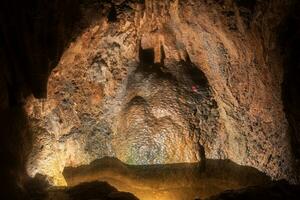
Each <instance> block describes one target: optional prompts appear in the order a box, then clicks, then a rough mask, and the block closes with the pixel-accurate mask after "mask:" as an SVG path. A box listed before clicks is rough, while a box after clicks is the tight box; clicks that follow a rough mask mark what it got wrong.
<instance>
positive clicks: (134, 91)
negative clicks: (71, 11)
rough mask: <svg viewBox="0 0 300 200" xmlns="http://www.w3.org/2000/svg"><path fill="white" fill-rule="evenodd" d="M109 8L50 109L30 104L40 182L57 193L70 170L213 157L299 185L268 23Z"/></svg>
mask: <svg viewBox="0 0 300 200" xmlns="http://www.w3.org/2000/svg"><path fill="white" fill-rule="evenodd" d="M259 5H261V4H259ZM279 5H281V4H278V5H277V4H275V3H274V4H272V6H273V7H272V8H269V9H270V10H267V11H266V12H271V10H272V9H276V8H277V7H276V6H279ZM100 6H102V7H101V8H102V9H101V10H99V12H98V13H97V14H96V16H97V17H94V18H93V20H90V21H91V22H90V25H89V27H88V28H86V29H84V30H82V33H81V34H80V35H79V36H78V37H77V38H76V39H75V41H74V42H72V43H71V44H70V46H69V47H68V49H67V50H66V51H65V52H64V54H63V56H62V58H61V60H60V62H59V65H58V66H57V67H56V68H55V69H54V70H53V71H52V73H51V75H50V78H49V81H48V94H47V99H41V100H38V99H32V98H31V99H29V100H28V101H27V103H26V110H27V113H28V115H29V121H30V123H31V130H32V132H33V137H34V142H33V143H34V146H33V150H32V152H31V155H30V157H29V160H28V165H27V170H28V173H29V174H30V175H31V176H34V175H35V174H36V173H41V174H44V175H47V176H48V177H49V181H50V182H52V183H53V184H55V185H60V184H65V182H64V179H63V177H62V175H61V173H62V170H63V169H64V167H67V166H80V165H83V164H88V163H90V162H92V161H93V160H95V159H99V158H102V157H104V156H112V157H117V158H119V159H120V160H121V161H123V162H125V163H128V164H134V165H139V164H167V163H181V162H198V161H201V159H205V158H204V156H203V155H204V153H201V151H202V150H204V152H205V156H206V158H209V159H230V160H232V161H234V162H236V163H238V164H240V165H247V166H252V167H255V168H257V169H259V170H261V171H263V172H265V173H267V174H268V175H270V176H271V177H273V178H275V179H278V178H286V179H288V180H294V175H295V174H294V172H293V160H292V151H291V146H290V138H289V135H288V123H287V120H286V117H285V114H284V111H283V103H282V100H281V83H282V73H283V72H282V66H281V62H280V60H279V61H277V60H276V59H275V57H276V56H277V55H278V51H276V50H275V49H272V48H275V44H274V42H276V41H275V40H274V39H273V38H272V30H273V29H272V28H276V25H277V24H276V23H274V24H273V25H272V26H271V25H270V24H268V27H266V28H268V30H267V31H265V32H263V33H261V32H260V31H259V30H258V25H257V24H256V23H263V21H260V20H259V17H260V15H262V13H260V12H258V13H252V14H253V15H250V14H249V15H247V12H250V10H249V9H251V8H248V7H245V6H243V5H242V6H240V7H239V5H237V4H236V3H235V2H232V1H220V2H218V3H213V2H212V1H194V0H189V1H184V2H183V1H178V0H175V1H171V0H164V1H155V0H146V1H145V3H140V2H135V1H133V2H132V1H118V2H114V3H111V4H109V3H107V4H106V3H102V4H101V3H100ZM261 6H263V5H261ZM281 6H282V5H281ZM87 10H88V9H87ZM100 11H101V12H100ZM278 12H279V11H278ZM87 13H88V12H87ZM279 15H280V12H279V13H278V14H274V15H272V16H271V17H273V18H274V20H280V19H281V18H280V16H279ZM87 18H88V17H87ZM273 18H271V19H269V20H272V19H273ZM278 23H279V22H278ZM262 27H263V28H264V24H263V25H262ZM260 28H261V27H260ZM266 38H268V40H267V39H266ZM266 48H271V49H270V50H269V49H268V51H267V50H266ZM270 57H271V58H274V59H272V60H271V61H270V60H269V58H270ZM271 65H272V66H271Z"/></svg>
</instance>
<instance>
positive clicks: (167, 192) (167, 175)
mask: <svg viewBox="0 0 300 200" xmlns="http://www.w3.org/2000/svg"><path fill="white" fill-rule="evenodd" d="M64 176H65V179H66V181H67V183H68V186H74V185H77V184H79V183H83V182H91V181H95V180H98V181H106V182H108V183H109V184H111V185H112V186H114V187H116V188H117V189H118V190H120V191H126V192H131V193H133V194H134V195H136V196H137V197H138V198H139V199H141V200H150V199H151V200H156V199H157V200H169V199H172V200H177V199H178V200H185V199H187V200H188V199H189V200H191V199H196V198H201V199H203V198H207V197H209V196H211V195H215V194H218V193H220V192H222V191H224V190H228V189H238V188H243V187H246V186H251V185H258V184H263V183H266V182H268V181H270V178H269V177H267V176H266V175H265V174H263V173H261V172H259V171H258V170H256V169H254V168H252V167H244V166H240V165H237V164H235V163H233V162H231V161H228V160H206V163H205V167H204V165H200V164H199V163H192V164H167V165H145V166H136V165H135V166H134V165H126V164H124V163H122V162H121V161H119V160H118V159H116V158H108V157H107V158H103V159H100V160H97V161H94V162H92V163H91V164H90V165H86V166H81V167H78V168H65V170H64Z"/></svg>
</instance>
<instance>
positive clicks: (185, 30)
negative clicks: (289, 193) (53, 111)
mask: <svg viewBox="0 0 300 200" xmlns="http://www.w3.org/2000/svg"><path fill="white" fill-rule="evenodd" d="M104 2H106V3H107V4H106V5H103V3H101V2H98V1H85V2H81V8H82V7H83V8H84V9H85V7H86V6H88V5H89V6H92V7H93V8H94V9H91V10H88V12H86V13H85V14H86V16H87V18H88V20H86V21H88V23H87V24H91V23H90V21H91V19H97V17H99V21H98V23H99V24H101V23H102V22H101V23H100V19H101V18H103V15H106V14H107V16H108V18H107V20H108V22H107V23H108V24H110V25H112V26H113V24H114V23H115V22H117V23H121V22H122V21H124V19H126V18H124V19H122V17H123V16H124V15H127V14H129V13H131V15H133V13H134V19H135V20H134V22H130V23H134V24H135V25H134V26H135V29H138V30H139V31H138V32H137V34H138V36H136V38H139V39H141V43H142V44H141V46H142V48H153V49H154V50H155V52H156V53H155V55H156V56H155V60H156V61H158V60H160V55H162V54H161V52H160V49H161V46H163V47H164V51H165V54H166V55H165V59H164V62H166V63H168V62H169V61H170V62H171V61H174V60H176V61H178V60H180V61H182V60H186V59H187V58H189V59H190V61H191V62H192V63H193V64H194V65H195V66H197V67H198V68H199V69H200V70H201V71H202V72H203V73H204V74H205V76H206V77H207V79H208V81H209V85H210V90H211V91H212V93H213V98H214V99H215V101H216V102H217V105H218V110H219V115H220V119H219V122H220V127H219V126H218V127H217V128H218V130H222V131H218V137H217V138H219V139H218V140H216V141H219V142H217V144H215V143H214V141H212V142H211V143H209V144H204V141H203V140H202V141H201V140H200V143H202V144H201V145H203V146H204V147H205V150H206V156H207V157H209V158H230V159H232V160H234V161H235V162H237V163H240V164H246V165H251V166H255V167H257V168H258V169H260V170H262V171H265V172H267V173H268V174H270V175H272V176H273V177H276V178H282V177H283V178H287V177H288V178H289V179H294V178H293V175H291V174H293V172H291V171H292V169H291V168H293V162H292V155H291V152H292V151H291V149H290V148H291V147H290V146H289V142H288V140H289V136H288V135H287V133H288V131H287V129H288V124H287V120H286V118H285V116H284V113H283V111H282V108H283V107H282V101H281V88H280V84H281V82H282V75H283V65H282V55H281V54H280V51H281V50H282V49H285V50H286V51H285V55H286V57H285V59H286V60H285V64H284V67H285V69H289V70H288V72H289V73H286V74H290V75H286V77H290V78H288V79H286V80H287V81H286V82H285V89H286V90H285V91H286V92H287V93H284V96H285V97H287V99H286V100H285V101H286V109H287V110H288V112H289V117H288V119H289V122H290V124H291V125H292V132H291V134H292V138H293V139H292V141H293V147H294V150H293V152H297V151H298V142H297V141H298V139H297V138H298V131H297V130H298V126H297V120H295V118H297V116H298V114H297V112H296V110H297V109H296V108H297V103H296V102H297V98H298V95H297V94H298V92H297V91H298V90H297V68H296V67H295V66H297V63H298V62H297V59H295V58H297V51H295V49H297V45H296V44H297V42H295V41H297V38H298V36H297V33H298V32H297V31H296V30H297V28H295V29H293V28H292V29H289V28H287V27H297V25H296V24H297V12H296V11H294V14H293V15H292V17H291V18H292V19H293V20H291V21H289V22H290V23H286V21H284V20H283V19H285V17H286V15H287V14H289V13H290V8H291V7H294V9H295V10H296V8H297V7H295V4H293V1H284V0H274V1H258V0H257V1H243V0H237V1H229V0H228V1H225V0H214V1H212V0H211V1H210V0H207V1H204V0H203V1H200V2H198V1H197V2H196V1H186V2H185V1H179V2H176V1H169V2H168V1H162V2H161V3H160V6H156V5H158V4H154V3H153V2H154V1H146V4H147V6H146V7H145V6H143V4H136V3H135V1H122V0H120V1H113V3H114V9H111V8H112V4H111V3H110V2H109V1H104ZM294 2H296V1H294ZM124 5H125V7H123V6H124ZM124 8H126V9H124ZM0 9H1V12H0V22H1V25H0V28H1V32H0V52H1V53H0V61H1V68H0V70H1V73H0V76H1V78H0V89H1V94H0V95H1V96H0V100H1V101H0V109H1V113H0V114H1V130H2V131H1V158H4V159H7V160H10V158H14V159H13V160H14V161H15V162H8V164H7V165H3V166H2V169H3V170H1V177H4V178H3V180H9V181H7V183H9V184H5V187H3V188H4V190H3V191H5V192H6V193H10V194H13V195H15V197H16V199H17V196H18V195H17V193H16V192H15V191H16V190H19V189H20V188H21V187H20V177H21V176H23V175H20V174H25V172H24V170H25V169H24V164H25V160H26V155H27V152H28V151H29V149H30V146H31V145H30V144H31V141H30V138H31V133H30V132H27V131H24V130H26V129H27V128H26V126H27V125H25V126H24V124H26V120H27V119H26V118H27V117H26V114H25V112H23V111H22V104H23V102H24V99H25V98H26V97H27V96H28V95H30V94H31V93H33V94H34V96H35V97H38V98H41V97H45V96H46V94H47V79H48V76H49V75H50V72H51V70H52V68H53V67H55V66H56V65H57V61H58V60H59V59H60V57H61V54H62V51H63V50H64V48H65V47H66V45H67V44H68V42H69V41H70V40H71V39H72V38H76V37H77V35H81V34H79V33H81V32H82V33H84V32H86V37H87V39H86V40H87V41H89V40H91V37H93V36H89V34H91V33H92V32H93V31H91V30H90V29H91V28H95V24H94V25H90V27H88V28H84V27H85V26H87V24H85V23H84V25H82V24H79V25H78V26H77V27H75V28H78V29H79V30H80V31H77V32H76V31H75V33H74V32H73V31H72V30H73V28H72V27H73V26H72V24H73V22H74V21H76V20H77V19H78V18H82V16H81V12H80V11H79V4H78V2H77V1H68V0H66V1H51V2H46V1H34V0H31V1H26V2H17V1H14V0H10V1H3V2H1V6H0ZM106 9H107V10H106ZM97 11H98V12H99V11H101V13H102V14H101V15H100V16H99V15H98V12H97ZM95 13H96V14H95ZM105 13H106V14H105ZM126 13H127V14H126ZM129 15H130V14H129ZM158 16H161V17H158ZM95 17H96V18H95ZM92 21H94V20H92ZM96 21H97V20H96ZM125 21H126V20H125ZM80 22H82V21H80ZM104 24H105V23H104ZM279 24H281V27H280V28H281V29H284V30H286V29H288V31H287V32H286V33H288V34H287V35H288V36H285V35H286V34H283V38H282V40H281V42H282V43H283V46H279V45H278V44H277V42H276V38H277V35H278V31H279V29H278V25H279ZM96 26H97V24H96ZM125 27H126V26H125ZM137 27H138V28H137ZM174 27H175V28H174ZM100 29H104V30H106V29H107V27H105V26H104V27H101V28H100ZM71 32H73V33H71ZM91 35H93V34H91ZM83 36H84V35H83V34H82V35H81V36H79V37H78V38H80V37H83ZM289 36H290V37H289ZM78 38H77V40H80V39H78ZM168 38H169V39H168ZM172 40H173V41H172ZM287 40H288V42H287ZM91 41H92V40H91ZM75 43H77V42H75ZM136 44H138V41H137V42H136V43H135V45H136ZM69 49H72V45H71V46H70V48H69ZM136 52H138V50H137V51H136ZM290 52H294V53H290ZM65 54H66V53H65ZM91 57H92V56H91ZM136 61H138V59H136ZM60 65H61V64H60ZM220 66H222V67H220ZM287 66H290V67H287ZM53 74H54V73H53ZM291 74H292V75H291ZM52 76H53V75H52ZM290 85H293V86H292V87H291V86H290ZM292 88H294V89H292ZM30 98H31V97H30ZM96 99H97V98H96ZM292 99H293V100H292ZM30 101H33V102H35V101H38V100H30ZM97 101H98V100H96V102H97ZM292 102H294V103H292ZM33 104H34V105H41V102H38V103H33ZM18 121H19V122H18ZM8 124H13V127H11V128H9V126H8ZM17 126H18V127H20V128H16V127H17ZM202 133H205V131H203V132H202ZM202 135H205V134H202ZM33 138H34V137H33ZM204 138H205V137H204ZM220 138H222V139H220ZM26 140H27V141H26ZM211 144H213V145H211ZM23 145H24V146H26V147H23ZM12 146H18V147H19V148H14V150H13V151H12V150H11V149H12ZM217 147H218V148H217ZM219 147H220V148H219ZM216 149H218V150H221V151H220V152H218V151H217V150H216ZM21 152H22V153H21ZM253 152H254V153H253ZM296 154H297V153H296ZM285 155H286V156H285ZM283 157H284V159H283ZM283 160H284V161H283ZM11 169H14V170H11ZM19 172H20V173H19ZM17 188H19V189H17Z"/></svg>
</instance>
